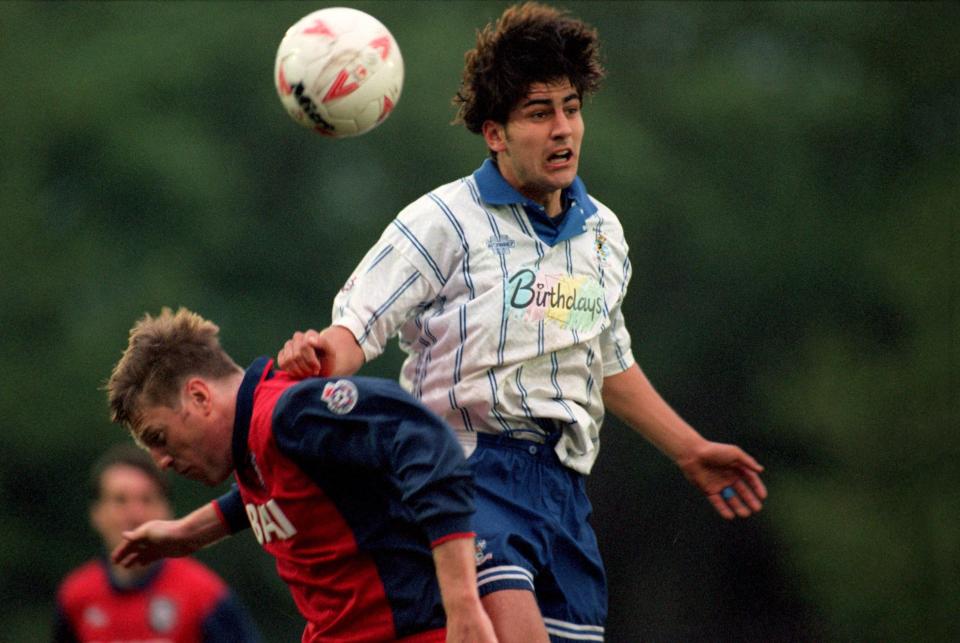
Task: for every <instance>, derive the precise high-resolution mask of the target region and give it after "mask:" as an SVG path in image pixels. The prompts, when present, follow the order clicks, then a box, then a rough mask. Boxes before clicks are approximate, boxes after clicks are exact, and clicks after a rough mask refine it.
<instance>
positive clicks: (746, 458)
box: [603, 364, 767, 520]
mask: <svg viewBox="0 0 960 643" xmlns="http://www.w3.org/2000/svg"><path fill="white" fill-rule="evenodd" d="M603 402H604V405H605V406H606V407H607V409H609V410H610V412H611V413H613V414H614V415H616V416H617V417H619V418H620V419H621V420H623V421H624V422H626V423H627V425H629V426H630V427H631V428H633V429H634V430H635V431H636V432H637V433H639V434H640V435H642V436H643V437H645V438H646V439H647V440H649V441H650V442H651V443H653V445H654V446H656V447H657V448H658V449H659V450H660V451H662V452H663V453H664V454H665V455H667V457H669V458H670V459H671V460H673V461H674V462H675V463H676V464H677V466H678V467H680V470H681V471H683V475H684V476H686V478H687V480H689V481H690V482H691V483H693V484H694V485H696V486H697V487H698V488H699V489H700V490H701V491H702V492H703V493H704V494H705V495H706V496H707V499H708V500H709V501H710V503H711V504H712V505H713V507H714V509H716V511H717V513H719V514H720V515H721V516H723V517H724V518H726V519H728V520H729V519H732V518H734V517H736V516H739V517H741V518H746V517H748V516H750V515H751V514H753V513H755V512H757V511H760V509H761V508H762V507H763V502H762V501H763V499H764V498H766V497H767V489H766V487H765V486H764V484H763V481H762V480H761V479H760V476H759V473H760V472H762V471H763V467H762V466H760V464H759V463H758V462H757V461H756V460H754V459H753V458H752V457H751V456H750V455H748V454H747V453H746V452H744V451H743V450H742V449H740V448H739V447H737V446H734V445H732V444H722V443H720V442H710V441H708V440H706V439H705V438H704V437H703V436H701V435H700V434H699V433H697V431H696V430H695V429H694V428H693V427H691V426H690V425H689V424H687V423H686V422H685V421H684V420H683V419H682V418H681V417H680V416H679V415H677V413H676V412H675V411H674V410H673V409H672V408H671V407H670V405H668V404H667V403H666V401H664V399H663V398H662V397H660V394H659V393H657V392H656V390H654V388H653V386H652V385H651V384H650V381H649V380H648V379H647V377H646V376H645V375H644V374H643V372H642V371H641V370H640V367H638V366H637V365H636V364H634V365H633V366H631V367H630V368H628V369H627V370H625V371H622V372H620V373H617V374H616V375H611V376H610V377H606V378H604V380H603ZM728 487H729V488H730V489H732V491H729V490H727V488H728Z"/></svg>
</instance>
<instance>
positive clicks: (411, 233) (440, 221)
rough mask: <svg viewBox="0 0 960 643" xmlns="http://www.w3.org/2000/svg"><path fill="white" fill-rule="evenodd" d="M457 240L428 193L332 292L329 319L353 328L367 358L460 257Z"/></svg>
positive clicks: (428, 297) (430, 296)
mask: <svg viewBox="0 0 960 643" xmlns="http://www.w3.org/2000/svg"><path fill="white" fill-rule="evenodd" d="M462 243H463V242H462V240H461V239H460V237H458V236H457V231H456V229H455V225H454V224H453V223H452V222H451V221H450V220H449V217H447V216H445V214H444V210H443V208H442V207H441V205H440V204H439V203H438V202H437V201H435V200H433V199H432V198H431V197H430V195H427V196H424V197H421V198H420V199H418V200H417V201H415V202H413V203H411V204H410V205H409V206H407V207H406V208H404V209H403V211H402V212H400V214H398V215H397V218H396V219H394V221H393V222H392V223H391V224H390V225H389V226H387V229H386V230H384V232H383V234H382V235H381V237H380V239H379V241H377V243H376V244H375V245H374V246H373V247H372V248H371V249H370V250H369V251H368V252H367V254H366V256H365V257H364V258H363V260H362V261H361V262H360V264H359V265H358V266H357V268H356V270H354V272H353V274H352V275H350V278H349V279H348V280H347V282H346V284H345V285H344V286H343V288H341V289H340V292H339V293H338V295H337V296H336V297H335V298H334V302H333V314H332V323H333V324H334V325H337V326H344V327H345V328H347V329H348V330H350V331H351V332H352V333H353V336H354V337H355V338H356V339H357V343H358V344H359V345H360V347H361V348H362V349H363V353H364V357H365V358H366V360H367V361H370V360H372V359H373V358H375V357H377V356H378V355H380V354H381V353H382V352H383V350H384V348H385V346H386V343H387V341H388V340H389V339H390V338H391V337H393V336H394V335H395V334H396V333H397V331H398V329H399V328H400V327H401V326H402V325H403V324H404V322H406V321H407V320H408V319H409V318H410V317H411V316H413V315H415V314H416V313H417V312H418V311H419V310H422V309H423V308H425V307H427V306H429V305H430V304H431V303H432V302H433V301H434V299H436V297H437V295H438V293H440V292H441V290H442V289H443V287H444V285H445V284H446V283H447V280H448V279H449V278H450V276H451V274H453V273H454V272H455V271H457V270H459V269H460V268H461V267H462V266H461V262H462V261H463V249H462Z"/></svg>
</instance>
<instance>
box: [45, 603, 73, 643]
mask: <svg viewBox="0 0 960 643" xmlns="http://www.w3.org/2000/svg"><path fill="white" fill-rule="evenodd" d="M50 640H51V641H53V643H79V640H80V639H78V638H77V635H76V634H75V633H74V631H73V626H72V625H71V624H70V620H69V619H67V616H66V614H64V613H63V610H62V609H61V608H60V605H59V604H58V605H57V611H56V614H55V615H54V618H53V632H52V633H51V637H50Z"/></svg>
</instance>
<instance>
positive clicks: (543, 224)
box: [333, 160, 634, 473]
mask: <svg viewBox="0 0 960 643" xmlns="http://www.w3.org/2000/svg"><path fill="white" fill-rule="evenodd" d="M563 200H564V203H565V205H566V211H565V213H564V215H563V216H562V218H558V219H555V220H550V219H549V217H546V214H545V213H543V211H542V210H541V209H540V206H538V205H537V204H535V203H533V202H532V201H530V200H529V199H526V198H525V197H523V196H522V195H520V194H519V193H517V192H516V191H515V190H514V189H513V188H512V187H511V186H510V185H509V184H508V183H507V182H506V181H505V180H504V179H503V177H501V176H500V173H499V171H498V170H497V168H496V165H495V164H493V163H492V162H491V161H489V160H488V161H486V162H485V163H484V164H483V165H482V166H481V167H480V168H479V169H478V170H477V171H476V172H474V173H473V174H472V175H470V176H467V177H464V178H462V179H459V180H457V181H454V182H452V183H448V184H446V185H443V186H441V187H439V188H437V189H436V190H433V191H432V192H430V193H428V194H426V195H424V196H423V197H421V198H420V199H418V200H416V201H414V202H413V203H411V204H410V205H409V206H407V207H406V208H404V209H403V210H402V211H401V212H400V214H399V215H397V217H396V219H395V220H394V221H393V222H392V223H391V224H390V225H389V226H387V228H386V230H385V231H384V232H383V235H382V236H381V237H380V239H379V241H378V242H377V243H376V244H375V245H374V246H373V247H372V248H371V249H370V250H369V251H368V253H367V254H366V256H365V257H364V258H363V260H362V261H361V262H360V264H359V265H358V266H357V268H356V269H355V270H354V272H353V274H352V275H351V276H350V278H349V279H348V280H347V282H346V284H345V285H344V287H343V288H342V289H341V291H340V293H339V294H338V295H337V297H336V299H335V301H334V306H333V323H335V324H337V325H341V326H344V327H346V328H348V329H349V330H350V331H351V332H352V333H353V334H354V336H355V337H356V338H357V341H358V342H359V344H360V346H361V348H362V349H363V351H364V355H365V357H366V359H367V360H371V359H373V358H375V357H376V356H377V355H379V354H380V353H381V352H383V350H384V347H385V345H386V342H387V341H389V340H390V338H392V337H395V336H396V337H398V339H399V342H400V346H401V348H402V349H403V350H404V351H405V352H406V353H407V358H406V360H405V362H404V365H403V368H402V372H401V376H400V382H401V384H402V385H403V386H404V388H406V389H407V390H409V391H410V392H411V393H413V394H414V395H415V396H416V397H418V398H419V399H421V400H422V401H423V402H424V403H425V404H426V405H427V406H428V407H429V408H430V409H431V410H433V411H434V412H435V413H437V414H438V415H440V416H441V417H443V418H444V419H445V420H446V421H447V422H448V423H449V424H450V425H451V426H453V427H454V429H455V430H456V432H457V434H458V438H459V439H460V441H461V444H463V446H464V448H465V450H466V452H467V454H468V455H469V453H470V452H471V451H472V449H473V448H474V446H475V444H476V433H477V432H488V433H497V432H502V433H506V434H508V435H511V436H513V437H516V438H521V439H528V440H533V441H537V442H543V441H544V440H545V438H546V433H548V432H552V431H560V432H562V435H561V437H560V439H559V441H558V442H557V446H556V450H557V454H558V455H559V457H560V459H561V461H562V462H563V463H564V464H566V465H567V466H569V467H571V468H572V469H575V470H577V471H580V472H582V473H589V471H590V468H591V467H592V466H593V462H594V461H595V459H596V456H597V452H598V449H599V431H600V426H601V424H602V422H603V402H602V398H601V395H600V385H601V383H602V381H603V378H604V377H607V376H609V375H613V374H616V373H619V372H621V371H623V370H625V369H626V368H628V367H629V366H630V365H632V364H633V361H634V359H633V354H632V352H631V349H630V334H629V332H628V331H627V328H626V326H625V324H624V319H623V315H622V313H621V308H620V307H621V303H622V301H623V298H624V296H625V294H626V290H627V285H628V283H629V281H630V273H631V267H630V261H629V258H628V246H627V243H626V241H625V239H624V236H623V228H622V227H621V225H620V222H619V220H618V219H617V217H616V215H614V213H613V212H612V211H611V210H610V209H609V208H607V207H606V206H604V205H603V204H602V203H600V202H599V201H597V200H596V199H594V198H592V197H590V196H589V195H588V193H587V191H586V188H585V186H584V185H583V183H582V181H580V179H579V178H578V179H576V180H575V181H574V183H573V184H572V185H571V186H570V187H569V188H567V189H566V190H565V191H564V194H563Z"/></svg>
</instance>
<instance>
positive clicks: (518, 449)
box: [468, 433, 607, 641]
mask: <svg viewBox="0 0 960 643" xmlns="http://www.w3.org/2000/svg"><path fill="white" fill-rule="evenodd" d="M468 462H469V463H470V464H471V465H472V466H473V470H474V474H475V478H474V479H475V486H476V506H477V511H476V514H475V516H474V524H473V529H474V531H475V532H476V533H477V552H476V553H477V584H478V586H479V590H480V595H481V596H486V595H487V594H490V593H492V592H496V591H500V590H505V589H521V590H528V591H532V592H534V593H535V595H536V597H537V603H538V604H539V606H540V612H541V614H543V618H544V622H545V623H546V625H547V631H548V632H549V634H550V639H551V640H552V641H602V640H603V627H604V623H605V622H606V617H607V581H606V575H605V574H604V571H603V561H602V560H601V558H600V551H599V549H598V547H597V538H596V536H595V535H594V533H593V528H592V527H591V526H590V523H589V519H590V514H591V511H592V509H591V506H590V501H589V500H588V499H587V495H586V489H585V486H586V485H585V480H584V476H583V475H582V474H580V473H577V472H576V471H573V470H572V469H569V468H567V467H565V466H563V465H562V464H560V460H559V459H558V458H557V455H556V453H555V452H554V450H553V444H550V443H548V444H537V443H534V442H530V441H527V440H518V439H516V438H509V437H506V436H497V435H490V434H484V433H481V434H478V435H477V449H476V450H475V451H474V452H473V454H472V455H471V456H470V458H469V460H468Z"/></svg>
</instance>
